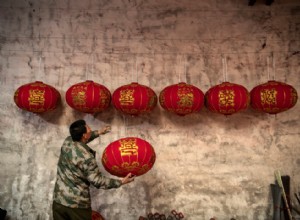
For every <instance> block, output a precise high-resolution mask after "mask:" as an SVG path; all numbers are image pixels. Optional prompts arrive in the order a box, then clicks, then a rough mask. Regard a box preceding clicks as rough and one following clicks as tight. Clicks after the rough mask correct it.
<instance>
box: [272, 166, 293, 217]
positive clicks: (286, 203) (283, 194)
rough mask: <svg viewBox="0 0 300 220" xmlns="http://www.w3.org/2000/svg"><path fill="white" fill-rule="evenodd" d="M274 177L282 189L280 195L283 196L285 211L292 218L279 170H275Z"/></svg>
mask: <svg viewBox="0 0 300 220" xmlns="http://www.w3.org/2000/svg"><path fill="white" fill-rule="evenodd" d="M275 178H276V180H277V182H278V185H279V186H280V188H281V190H282V197H283V201H284V203H285V206H286V209H287V212H288V215H289V220H293V216H292V213H291V210H290V207H289V204H288V201H287V198H286V194H285V190H284V187H283V183H282V179H281V175H280V171H279V170H276V171H275Z"/></svg>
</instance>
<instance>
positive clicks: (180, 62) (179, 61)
mask: <svg viewBox="0 0 300 220" xmlns="http://www.w3.org/2000/svg"><path fill="white" fill-rule="evenodd" d="M179 65H181V57H179ZM177 71H178V82H180V71H179V70H178V67H177Z"/></svg>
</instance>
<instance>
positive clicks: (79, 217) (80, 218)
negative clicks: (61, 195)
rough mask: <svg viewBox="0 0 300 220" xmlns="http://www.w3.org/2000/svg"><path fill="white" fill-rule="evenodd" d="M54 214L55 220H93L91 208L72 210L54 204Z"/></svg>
mask: <svg viewBox="0 0 300 220" xmlns="http://www.w3.org/2000/svg"><path fill="white" fill-rule="evenodd" d="M52 212H53V219H54V220H92V209H91V208H88V209H81V208H70V207H67V206H64V205H61V204H58V203H56V202H53V205H52Z"/></svg>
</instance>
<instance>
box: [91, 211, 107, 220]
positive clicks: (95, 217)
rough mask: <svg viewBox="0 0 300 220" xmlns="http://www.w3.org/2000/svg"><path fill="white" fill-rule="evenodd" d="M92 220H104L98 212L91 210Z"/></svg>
mask: <svg viewBox="0 0 300 220" xmlns="http://www.w3.org/2000/svg"><path fill="white" fill-rule="evenodd" d="M92 220H105V219H104V218H103V217H102V215H101V214H100V213H99V212H96V211H94V210H92Z"/></svg>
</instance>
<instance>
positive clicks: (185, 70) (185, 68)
mask: <svg viewBox="0 0 300 220" xmlns="http://www.w3.org/2000/svg"><path fill="white" fill-rule="evenodd" d="M184 58H185V59H184V75H185V82H186V83H187V55H186V54H185V55H184Z"/></svg>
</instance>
